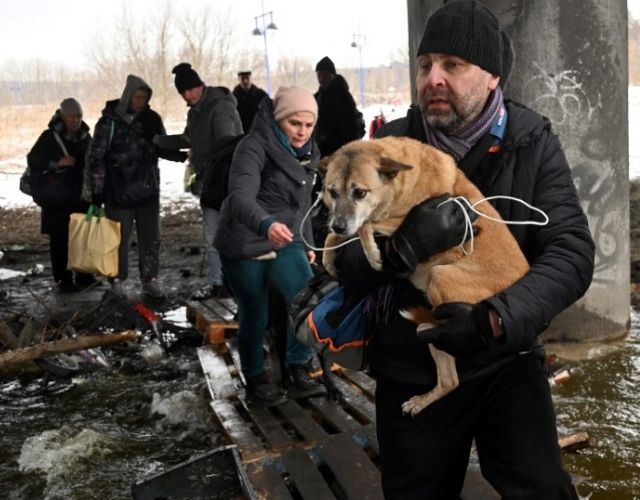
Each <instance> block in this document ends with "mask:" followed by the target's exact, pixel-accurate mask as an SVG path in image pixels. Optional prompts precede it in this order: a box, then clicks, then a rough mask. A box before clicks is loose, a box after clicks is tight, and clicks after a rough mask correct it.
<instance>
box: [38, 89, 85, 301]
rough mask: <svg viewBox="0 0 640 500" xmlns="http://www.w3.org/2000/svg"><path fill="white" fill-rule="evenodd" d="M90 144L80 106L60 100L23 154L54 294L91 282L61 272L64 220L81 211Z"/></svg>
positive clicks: (66, 223) (64, 260) (65, 248)
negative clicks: (46, 248) (48, 257)
mask: <svg viewBox="0 0 640 500" xmlns="http://www.w3.org/2000/svg"><path fill="white" fill-rule="evenodd" d="M90 142H91V135H90V134H89V126H88V125H87V124H86V123H85V122H84V121H83V120H82V107H81V106H80V103H79V102H78V101H76V100H75V99H73V98H71V97H70V98H68V99H65V100H64V101H62V102H61V103H60V108H59V109H58V110H56V112H55V114H54V115H53V117H52V118H51V120H50V121H49V125H48V126H47V129H46V130H45V131H44V132H42V134H41V135H40V137H38V140H37V141H36V143H35V144H34V145H33V148H31V151H29V154H28V155H27V163H28V165H29V168H30V169H31V177H32V181H31V184H32V194H33V197H34V200H35V201H36V203H38V204H39V205H40V206H41V207H42V212H41V231H42V234H48V235H49V253H50V255H51V270H52V272H53V279H54V281H55V282H56V285H57V287H58V290H60V291H61V292H63V293H67V292H76V291H79V290H81V289H83V288H86V287H88V286H90V285H92V284H94V283H95V280H94V278H93V276H91V275H90V274H85V273H75V280H74V273H72V272H71V271H69V270H68V269H67V255H68V242H69V216H70V215H71V214H72V213H78V212H80V213H81V212H86V211H87V208H88V203H86V202H85V201H83V200H82V198H81V192H82V181H83V172H84V167H85V156H86V153H87V150H88V148H89V144H90Z"/></svg>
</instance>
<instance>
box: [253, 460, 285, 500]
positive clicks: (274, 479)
mask: <svg viewBox="0 0 640 500" xmlns="http://www.w3.org/2000/svg"><path fill="white" fill-rule="evenodd" d="M247 474H248V475H249V480H250V481H251V484H252V485H253V488H254V490H255V492H256V494H257V497H258V498H259V499H264V500H267V499H268V500H293V497H292V496H291V494H290V493H289V489H288V488H287V485H286V483H285V482H284V479H283V478H282V476H281V475H280V473H279V472H278V469H277V468H276V467H275V465H273V463H272V462H271V461H262V462H254V463H252V464H249V465H247Z"/></svg>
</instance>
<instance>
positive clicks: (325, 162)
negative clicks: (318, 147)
mask: <svg viewBox="0 0 640 500" xmlns="http://www.w3.org/2000/svg"><path fill="white" fill-rule="evenodd" d="M331 158H332V156H325V157H324V158H322V159H321V160H320V161H319V162H318V164H317V166H316V171H317V172H318V174H319V175H320V177H322V178H323V179H324V176H325V175H327V167H328V166H329V163H331Z"/></svg>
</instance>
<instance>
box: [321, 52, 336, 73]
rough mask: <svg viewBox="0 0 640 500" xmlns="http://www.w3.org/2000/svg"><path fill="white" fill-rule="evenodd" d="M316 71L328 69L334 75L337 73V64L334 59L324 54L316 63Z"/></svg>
mask: <svg viewBox="0 0 640 500" xmlns="http://www.w3.org/2000/svg"><path fill="white" fill-rule="evenodd" d="M316 71H327V72H328V73H331V74H333V75H335V74H336V66H335V64H333V61H332V60H331V59H329V58H328V57H327V56H324V57H323V58H322V59H320V60H319V61H318V64H316Z"/></svg>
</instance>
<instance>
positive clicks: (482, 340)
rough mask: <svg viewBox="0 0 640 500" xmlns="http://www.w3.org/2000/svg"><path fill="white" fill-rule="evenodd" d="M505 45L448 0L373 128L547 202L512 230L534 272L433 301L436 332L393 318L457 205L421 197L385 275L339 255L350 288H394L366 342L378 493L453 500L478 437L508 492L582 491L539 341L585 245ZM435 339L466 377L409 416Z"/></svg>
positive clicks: (570, 295)
mask: <svg viewBox="0 0 640 500" xmlns="http://www.w3.org/2000/svg"><path fill="white" fill-rule="evenodd" d="M510 47H511V45H510V41H509V39H508V36H507V35H506V33H505V32H504V31H502V29H501V28H500V25H499V23H498V20H497V19H496V17H495V16H494V15H493V13H492V12H491V11H490V10H489V9H487V8H486V7H485V6H484V5H482V4H481V3H480V2H478V1H476V0H454V1H451V2H448V3H446V4H445V5H444V6H442V7H440V8H439V9H438V10H436V11H435V12H434V13H433V14H432V16H431V17H430V18H429V20H428V22H427V26H426V28H425V31H424V35H423V37H422V40H421V42H420V45H419V47H418V51H417V54H418V59H417V64H418V70H417V78H416V82H417V87H418V100H419V105H418V106H412V107H411V108H410V109H409V111H408V113H407V116H406V117H405V118H401V119H398V120H394V121H392V122H390V123H389V124H387V125H386V126H384V127H383V128H382V129H381V130H380V131H379V132H378V133H377V134H376V136H377V137H384V136H390V135H391V136H408V137H412V138H414V139H417V140H420V141H422V142H425V143H429V144H431V145H432V146H434V147H436V148H438V149H439V150H442V151H444V152H447V153H449V154H451V155H452V156H453V157H454V158H455V159H456V160H457V161H458V165H459V166H460V168H461V169H462V170H463V171H464V172H465V174H466V175H467V177H469V178H470V180H471V181H472V182H473V183H474V184H476V185H477V186H478V188H479V189H480V190H481V191H482V192H483V194H484V195H485V196H494V195H508V196H511V197H514V198H518V199H520V200H523V201H524V202H527V203H529V204H530V205H532V206H534V207H537V208H538V209H540V210H542V211H544V212H545V213H546V214H547V216H548V217H549V220H548V223H546V224H543V225H526V226H525V225H516V226H514V225H510V226H509V228H510V230H511V232H512V233H513V235H514V236H515V238H516V240H517V242H518V244H519V245H520V247H521V249H522V250H523V252H524V254H525V256H526V258H527V260H528V262H529V264H530V266H531V269H530V271H529V272H528V273H527V274H526V275H525V276H524V277H523V278H522V279H520V280H519V281H518V282H516V283H514V284H513V285H512V286H510V287H509V288H508V289H506V290H504V291H502V292H500V293H498V294H496V295H495V296H493V297H490V298H488V299H487V300H484V301H482V302H480V303H478V304H466V303H453V304H443V305H441V306H440V307H438V308H436V309H435V310H434V311H433V316H434V318H435V319H437V320H439V322H438V326H436V327H434V328H431V329H426V330H421V331H419V332H417V331H416V325H415V324H413V323H411V322H409V321H407V320H405V319H404V318H403V317H402V316H401V314H400V313H399V311H401V310H402V309H406V308H408V307H409V306H411V305H415V304H419V303H421V301H423V297H422V295H421V294H420V293H419V292H418V291H417V290H416V289H415V288H413V287H412V286H411V285H410V283H409V282H408V280H406V279H405V277H406V276H409V275H410V274H411V273H412V272H413V271H414V270H415V267H416V266H417V264H418V263H419V262H424V261H426V260H428V259H429V257H431V256H432V255H435V254H436V253H439V252H440V251H444V250H446V249H448V248H451V247H453V246H455V245H458V244H460V240H461V237H460V235H461V234H463V232H464V223H463V220H464V218H463V217H460V214H459V213H457V212H459V211H461V210H462V209H459V208H456V209H453V208H452V207H453V206H455V204H453V203H445V204H440V203H439V202H440V201H442V200H437V199H436V200H434V199H431V200H426V201H424V202H422V203H421V204H420V205H418V206H417V207H414V209H412V210H411V212H410V213H409V214H408V215H407V217H406V218H405V221H404V222H403V224H402V225H401V226H400V227H399V228H398V230H397V231H396V232H395V233H394V234H393V235H391V236H390V237H389V238H388V239H386V240H381V241H380V246H381V250H382V252H383V254H384V257H383V260H384V265H383V272H381V273H376V272H374V271H373V270H372V269H371V267H370V266H369V265H368V263H367V261H366V258H365V257H364V254H363V252H362V250H361V247H360V246H359V245H350V246H347V247H345V249H344V250H343V251H342V252H341V254H340V256H339V259H338V260H340V266H341V271H340V277H341V279H342V280H343V283H344V284H345V285H346V286H347V287H349V288H351V289H353V288H354V287H356V286H358V287H363V286H364V283H367V287H368V289H371V290H375V288H376V286H381V287H384V290H385V291H386V292H387V294H388V295H387V297H389V296H391V297H393V298H392V299H391V300H390V301H388V302H387V303H386V307H385V305H381V307H382V309H383V310H384V313H385V314H380V315H379V317H378V320H377V321H376V322H375V323H374V324H373V326H372V329H373V332H372V333H373V340H372V341H371V343H370V350H369V354H370V358H369V361H370V368H371V371H372V373H373V374H374V375H375V376H376V378H377V384H376V426H377V433H378V442H379V445H380V457H381V469H382V487H383V491H384V495H385V498H389V499H394V498H398V499H405V498H438V499H457V498H459V497H460V492H461V489H462V484H463V480H464V477H465V473H466V470H467V466H468V462H469V452H470V449H471V446H472V442H475V446H476V450H477V453H478V458H479V461H480V467H481V470H482V474H483V475H484V477H485V478H486V479H487V480H488V481H489V483H491V485H492V486H493V487H494V488H495V489H496V490H497V492H498V494H499V495H500V497H501V498H531V499H534V498H535V499H543V498H544V499H577V493H576V491H575V489H574V487H573V485H572V484H571V478H570V477H569V475H568V474H567V473H566V472H565V471H564V469H563V466H562V457H561V453H560V448H559V445H558V436H557V430H556V422H555V413H554V409H553V402H552V399H551V393H550V387H549V383H548V381H547V374H546V370H545V368H544V366H543V364H544V359H545V356H544V351H543V348H542V344H541V342H540V340H539V338H538V336H539V335H540V334H541V333H542V332H543V331H544V330H545V328H547V326H549V323H550V322H551V320H552V319H553V318H554V317H555V316H556V315H557V314H559V313H560V312H562V311H563V310H564V309H566V308H567V307H569V306H570V305H571V304H573V303H574V302H575V301H576V300H578V299H579V298H580V297H581V296H582V295H583V294H584V293H585V291H586V290H587V288H588V287H589V285H590V283H591V279H592V275H593V269H594V242H593V239H592V236H591V233H590V231H589V226H588V223H587V218H586V216H585V214H584V212H583V210H582V208H581V206H580V202H579V200H578V196H577V193H576V189H575V186H574V183H573V180H572V178H571V171H570V169H569V165H568V164H567V160H566V158H565V155H564V153H563V151H562V147H561V145H560V141H559V140H558V137H557V136H556V135H555V134H554V133H553V132H552V130H551V124H550V123H549V121H548V120H547V119H546V118H544V117H542V116H540V115H539V114H537V113H535V112H533V111H531V110H530V109H527V108H526V107H524V106H522V105H520V104H517V103H515V102H512V101H509V100H505V99H504V98H503V95H502V91H501V87H502V86H503V85H504V82H505V81H506V79H507V76H508V73H509V70H510V66H511V61H512V60H513V59H512V54H511V52H510ZM495 206H496V208H497V210H498V211H499V212H500V214H501V216H502V217H503V218H504V219H505V220H515V221H532V220H533V221H539V220H540V217H539V215H538V214H536V212H534V211H533V210H531V209H530V208H529V207H527V206H526V205H524V204H521V203H518V202H516V201H514V200H512V199H499V200H497V201H496V202H495ZM428 344H432V345H433V346H435V347H436V348H438V349H440V350H442V351H445V352H447V353H449V354H451V355H452V356H454V357H455V358H456V365H457V370H458V375H459V378H460V386H459V387H458V388H456V389H455V390H454V391H453V392H451V393H449V394H447V395H446V396H445V397H444V398H442V399H440V400H438V401H436V402H435V403H433V404H432V405H430V406H428V407H427V408H426V409H424V410H423V411H421V412H420V413H418V414H417V415H415V416H410V415H403V413H402V409H401V407H402V403H403V402H405V401H407V400H409V399H410V398H411V397H413V396H415V395H418V394H425V393H427V392H428V391H429V390H430V389H432V388H433V387H434V385H435V382H436V373H435V367H434V363H433V359H432V358H431V356H430V355H429V351H428V349H427V347H428Z"/></svg>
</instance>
